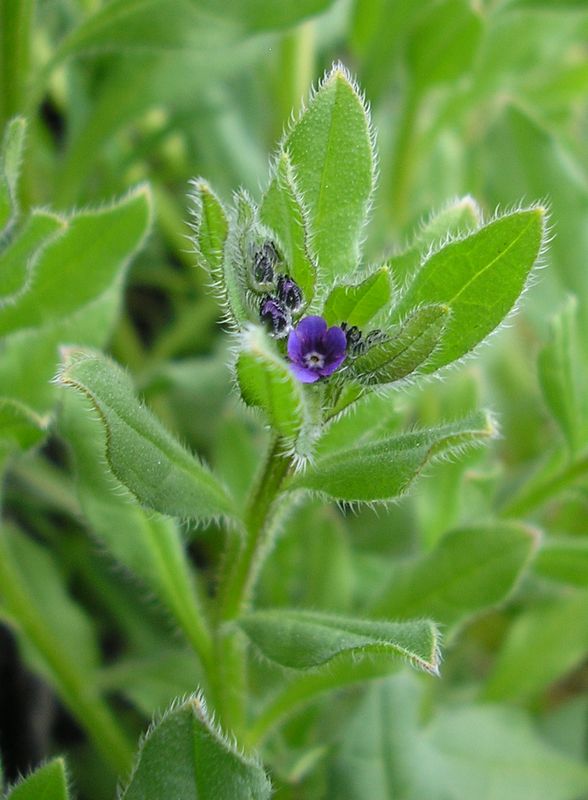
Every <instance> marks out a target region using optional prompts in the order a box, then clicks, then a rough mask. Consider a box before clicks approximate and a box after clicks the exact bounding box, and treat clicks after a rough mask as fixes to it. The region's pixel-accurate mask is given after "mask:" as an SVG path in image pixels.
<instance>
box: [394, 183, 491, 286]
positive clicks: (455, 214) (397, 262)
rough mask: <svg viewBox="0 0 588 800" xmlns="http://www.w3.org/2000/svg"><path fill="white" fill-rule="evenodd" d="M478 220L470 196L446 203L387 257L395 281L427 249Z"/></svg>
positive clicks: (413, 268)
mask: <svg viewBox="0 0 588 800" xmlns="http://www.w3.org/2000/svg"><path fill="white" fill-rule="evenodd" d="M481 223H482V212H481V210H480V207H479V206H478V204H477V203H476V201H475V200H474V198H473V197H470V195H466V196H465V197H461V198H460V199H459V200H456V201H455V202H453V203H449V204H448V205H447V206H445V207H444V208H442V209H441V211H439V212H438V213H437V214H433V215H432V216H431V218H430V219H429V220H427V222H425V223H424V224H423V226H422V228H421V229H420V230H419V231H418V233H417V234H416V236H415V238H414V240H413V242H412V244H411V245H410V247H409V248H408V249H407V250H405V251H404V252H402V253H399V254H398V255H395V256H392V258H389V259H388V262H387V264H388V266H389V268H390V271H391V273H392V275H393V276H394V278H395V280H396V281H398V282H403V281H404V280H405V279H406V278H408V277H410V276H412V274H413V273H414V272H415V271H416V270H417V269H418V267H419V266H420V264H421V263H423V261H425V260H426V258H427V257H428V255H429V251H430V250H432V249H439V247H440V246H441V245H442V244H443V242H444V241H446V240H447V239H448V238H449V237H457V236H463V235H464V234H467V233H471V232H472V231H474V230H476V228H478V227H479V226H480V225H481Z"/></svg>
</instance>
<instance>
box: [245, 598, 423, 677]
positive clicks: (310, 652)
mask: <svg viewBox="0 0 588 800" xmlns="http://www.w3.org/2000/svg"><path fill="white" fill-rule="evenodd" d="M237 624H238V625H239V626H240V627H241V628H243V630H244V631H245V633H246V634H247V636H248V637H249V638H250V639H251V641H252V642H253V643H254V644H255V646H256V647H257V648H258V649H259V650H260V651H261V652H262V653H263V655H264V656H266V658H269V659H270V660H271V661H275V662H276V663H277V664H280V665H281V666H283V667H289V668H291V669H302V670H305V669H314V668H317V667H322V666H323V665H325V664H328V663H329V662H330V661H332V660H333V659H335V658H340V657H344V656H353V657H355V658H357V657H358V656H366V657H369V656H370V655H371V654H382V653H385V654H388V655H389V656H390V658H392V659H397V658H402V659H406V660H407V661H408V662H409V663H410V664H412V665H413V666H415V667H418V668H420V669H424V670H426V671H427V672H432V673H433V674H435V675H436V674H437V673H438V669H439V653H438V646H439V634H438V632H437V629H436V628H435V626H434V624H433V623H432V622H430V621H429V620H413V621H411V622H405V623H402V622H401V623H397V622H386V621H377V622H375V621H372V620H362V619H353V618H350V617H340V616H336V615H333V614H324V613H320V612H314V611H297V610H288V609H282V608H280V609H276V610H273V611H272V610H270V611H256V612H252V613H251V614H247V615H245V616H244V617H241V618H240V619H239V620H237Z"/></svg>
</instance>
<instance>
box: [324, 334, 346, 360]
mask: <svg viewBox="0 0 588 800" xmlns="http://www.w3.org/2000/svg"><path fill="white" fill-rule="evenodd" d="M323 343H324V344H323V350H324V353H325V355H326V357H327V361H330V360H331V359H332V358H337V357H338V356H340V355H341V354H343V356H344V355H345V353H346V351H347V336H346V335H345V333H344V331H343V330H342V329H341V328H339V327H337V325H333V327H332V328H329V330H328V331H327V332H326V334H325V336H324V339H323ZM339 363H341V362H339Z"/></svg>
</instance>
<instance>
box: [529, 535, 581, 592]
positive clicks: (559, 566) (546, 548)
mask: <svg viewBox="0 0 588 800" xmlns="http://www.w3.org/2000/svg"><path fill="white" fill-rule="evenodd" d="M533 569H534V571H535V572H536V573H537V574H538V575H541V576H542V577H545V578H551V579H552V580H554V581H561V582H562V583H567V584H569V585H570V586H577V587H578V588H580V589H588V541H587V540H586V539H585V538H576V537H563V536H557V537H553V538H551V539H547V540H546V541H544V542H543V543H542V545H541V549H540V550H539V552H538V553H537V558H536V559H535V563H534V564H533Z"/></svg>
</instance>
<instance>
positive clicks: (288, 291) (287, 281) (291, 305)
mask: <svg viewBox="0 0 588 800" xmlns="http://www.w3.org/2000/svg"><path fill="white" fill-rule="evenodd" d="M278 298H279V299H280V300H281V301H282V303H283V304H284V305H285V306H286V308H287V309H289V310H290V311H293V312H296V311H298V310H299V309H300V308H301V306H302V291H301V290H300V286H298V284H297V283H296V281H295V280H293V279H292V278H291V277H290V276H289V275H280V276H279V277H278Z"/></svg>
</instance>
